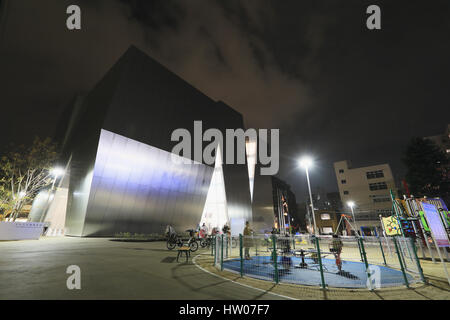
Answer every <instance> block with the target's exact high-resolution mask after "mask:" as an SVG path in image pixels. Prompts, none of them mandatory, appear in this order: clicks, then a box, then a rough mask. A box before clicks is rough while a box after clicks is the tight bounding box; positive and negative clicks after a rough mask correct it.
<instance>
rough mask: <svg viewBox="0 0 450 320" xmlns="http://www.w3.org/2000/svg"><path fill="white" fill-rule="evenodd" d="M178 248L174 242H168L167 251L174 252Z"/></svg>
mask: <svg viewBox="0 0 450 320" xmlns="http://www.w3.org/2000/svg"><path fill="white" fill-rule="evenodd" d="M175 247H176V243H174V242H172V241H167V249H169V250H173V249H175Z"/></svg>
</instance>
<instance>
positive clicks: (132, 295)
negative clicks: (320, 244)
mask: <svg viewBox="0 0 450 320" xmlns="http://www.w3.org/2000/svg"><path fill="white" fill-rule="evenodd" d="M209 252H210V251H209V250H203V251H201V250H199V251H198V252H195V253H193V254H192V256H191V259H190V260H189V262H188V263H185V262H184V257H182V258H180V262H179V263H178V262H176V256H177V252H176V251H169V250H167V249H166V246H165V242H122V241H111V239H105V238H74V237H58V238H41V239H40V240H34V241H31V240H30V241H3V242H0V299H172V300H173V299H198V300H207V299H283V298H287V297H291V298H295V299H340V300H351V299H364V300H365V299H367V300H371V299H408V300H409V299H426V300H428V299H430V300H434V299H446V300H450V287H449V286H448V284H447V282H446V280H445V279H443V278H442V275H441V271H440V269H441V268H440V266H439V264H433V263H431V261H422V262H421V263H422V267H423V269H424V273H425V275H426V276H427V277H428V279H429V280H430V283H429V284H419V285H415V286H413V287H412V288H410V289H407V288H405V287H399V288H392V289H381V290H376V291H374V292H370V291H368V290H364V289H358V290H344V289H330V290H326V291H322V290H320V289H319V288H317V287H307V286H297V285H288V284H278V285H275V284H274V283H272V282H267V281H261V280H256V279H251V278H247V277H244V278H240V277H239V276H238V275H236V274H234V273H230V272H226V271H224V272H218V271H217V269H215V268H214V267H212V257H211V256H210V255H209V254H208V253H209ZM201 253H204V254H201ZM194 258H195V264H194V263H193V261H192V260H194ZM70 265H77V266H79V267H80V269H81V289H80V290H76V289H74V290H69V289H68V288H67V286H66V281H67V279H68V277H69V276H70V274H67V273H66V270H67V267H68V266H70Z"/></svg>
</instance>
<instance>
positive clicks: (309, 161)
mask: <svg viewBox="0 0 450 320" xmlns="http://www.w3.org/2000/svg"><path fill="white" fill-rule="evenodd" d="M312 164H313V161H312V159H311V158H309V157H303V158H301V159H300V161H299V165H300V166H301V167H303V168H305V172H306V181H307V182H308V191H309V200H310V202H311V213H312V217H313V222H314V234H315V235H317V226H316V216H315V214H314V204H313V199H312V193H311V184H310V182H309V171H308V169H309V168H310V167H311V166H312Z"/></svg>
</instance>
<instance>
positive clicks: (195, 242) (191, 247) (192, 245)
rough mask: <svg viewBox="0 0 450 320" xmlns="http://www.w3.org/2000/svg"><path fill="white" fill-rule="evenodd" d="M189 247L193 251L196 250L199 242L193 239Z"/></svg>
mask: <svg viewBox="0 0 450 320" xmlns="http://www.w3.org/2000/svg"><path fill="white" fill-rule="evenodd" d="M189 248H190V249H191V252H195V251H197V249H198V242H197V241H191V243H189Z"/></svg>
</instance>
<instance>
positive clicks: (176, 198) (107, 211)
mask: <svg viewBox="0 0 450 320" xmlns="http://www.w3.org/2000/svg"><path fill="white" fill-rule="evenodd" d="M172 156H174V155H172V154H171V153H170V152H167V151H164V150H160V149H158V148H155V147H152V146H149V145H146V144H144V143H140V142H138V141H135V140H132V139H128V138H126V137H123V136H121V135H118V134H114V133H112V132H109V131H106V130H101V134H100V141H99V146H98V151H97V158H96V161H95V166H94V171H93V179H92V185H91V190H90V194H89V202H88V206H87V211H86V219H85V223H84V229H83V234H82V235H83V236H111V235H114V234H115V233H119V232H130V233H161V232H162V231H163V230H164V228H165V226H166V225H167V224H171V225H173V226H174V227H175V229H176V230H178V231H184V230H185V229H188V228H194V227H196V226H197V224H198V222H199V221H200V218H201V214H202V210H203V206H204V203H205V199H206V193H207V190H208V186H209V182H210V180H211V175H212V172H213V168H211V167H209V166H206V165H202V164H198V163H191V164H186V163H181V162H180V163H176V162H174V161H172ZM175 157H177V156H175Z"/></svg>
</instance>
